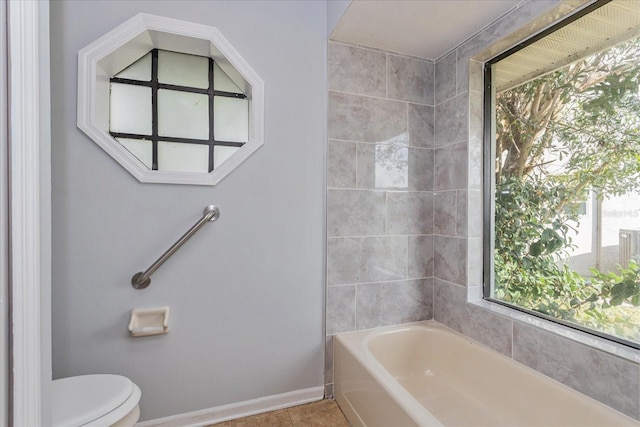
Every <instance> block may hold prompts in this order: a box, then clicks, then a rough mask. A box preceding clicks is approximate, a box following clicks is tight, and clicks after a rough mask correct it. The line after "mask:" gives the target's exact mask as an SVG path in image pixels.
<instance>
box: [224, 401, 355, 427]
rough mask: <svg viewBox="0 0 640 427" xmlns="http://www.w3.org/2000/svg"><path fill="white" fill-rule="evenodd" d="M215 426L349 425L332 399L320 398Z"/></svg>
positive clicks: (330, 426)
mask: <svg viewBox="0 0 640 427" xmlns="http://www.w3.org/2000/svg"><path fill="white" fill-rule="evenodd" d="M215 427H349V423H348V422H347V419H346V418H345V417H344V415H343V414H342V411H341V410H340V408H339V407H338V405H337V404H336V402H335V401H333V400H321V401H319V402H313V403H308V404H306V405H300V406H294V407H292V408H287V409H281V410H279V411H274V412H267V413H266V414H260V415H254V416H252V417H247V418H240V419H237V420H232V421H225V422H223V423H219V424H215Z"/></svg>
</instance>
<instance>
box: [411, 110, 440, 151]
mask: <svg viewBox="0 0 640 427" xmlns="http://www.w3.org/2000/svg"><path fill="white" fill-rule="evenodd" d="M434 141H435V127H434V108H433V107H432V106H430V105H418V104H409V145H411V146H412V147H422V148H431V147H433V144H434Z"/></svg>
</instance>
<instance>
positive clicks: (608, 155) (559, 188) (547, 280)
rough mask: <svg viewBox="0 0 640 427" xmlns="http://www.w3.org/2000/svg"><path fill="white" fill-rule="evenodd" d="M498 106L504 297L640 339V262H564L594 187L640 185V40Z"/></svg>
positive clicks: (612, 189)
mask: <svg viewBox="0 0 640 427" xmlns="http://www.w3.org/2000/svg"><path fill="white" fill-rule="evenodd" d="M495 106H496V142H495V143H496V159H495V180H496V188H495V256H494V268H495V285H494V292H495V296H496V298H498V299H501V300H504V301H507V302H510V303H514V304H516V305H519V306H522V307H525V308H529V309H533V310H537V311H540V312H542V313H545V314H549V315H551V316H554V317H557V318H560V319H565V320H568V321H572V322H578V323H581V324H583V325H586V326H588V327H592V328H595V329H599V330H602V331H605V332H608V333H613V334H616V335H619V336H622V337H625V338H627V339H631V340H635V341H638V342H640V266H639V265H638V263H636V262H630V263H629V265H628V267H627V268H624V269H623V268H621V267H619V268H618V270H617V271H613V272H610V271H607V272H601V271H597V270H595V269H592V271H591V273H592V274H591V275H590V276H589V277H584V276H581V275H579V274H577V273H576V272H574V271H571V270H570V269H569V268H568V267H567V266H566V265H563V264H562V263H560V262H558V261H559V260H561V259H563V258H566V257H567V256H569V254H570V252H571V249H572V248H573V245H572V241H571V230H572V228H574V227H575V224H576V223H577V222H578V221H579V213H578V210H577V207H578V206H579V204H580V203H581V202H584V201H585V200H587V196H588V193H589V192H590V191H596V192H597V194H598V197H600V198H607V197H611V196H619V195H624V194H630V193H633V192H636V193H637V192H639V191H640V38H635V39H632V40H629V41H627V42H625V43H623V44H620V45H618V46H615V47H613V48H610V49H608V50H606V51H603V52H600V53H597V54H594V55H592V56H590V57H588V58H584V59H582V60H580V61H578V62H575V63H573V64H570V65H568V66H566V67H564V68H562V69H559V70H556V71H554V72H552V73H550V74H547V75H545V76H542V77H540V78H538V79H536V80H533V81H530V82H527V83H525V84H523V85H520V86H518V87H515V88H513V89H509V90H506V91H504V92H502V93H499V94H497V95H496V99H495ZM638 208H639V209H640V206H639V207H638Z"/></svg>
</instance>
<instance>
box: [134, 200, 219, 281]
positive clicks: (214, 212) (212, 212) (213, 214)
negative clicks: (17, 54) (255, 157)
mask: <svg viewBox="0 0 640 427" xmlns="http://www.w3.org/2000/svg"><path fill="white" fill-rule="evenodd" d="M202 214H203V217H202V218H200V220H199V221H198V222H196V223H195V225H194V226H193V227H191V228H190V229H189V231H187V232H186V233H184V235H183V236H182V237H181V238H179V239H178V241H177V242H175V243H174V244H173V246H171V247H170V248H169V250H168V251H166V252H165V253H163V254H162V255H161V256H160V258H158V260H157V261H156V262H154V263H153V264H151V267H149V268H147V270H146V271H145V272H144V273H143V272H142V271H141V272H139V273H136V274H134V275H133V277H132V278H131V285H132V286H133V287H134V288H135V289H144V288H146V287H147V286H149V283H151V275H152V274H153V273H154V272H155V271H156V270H157V269H158V268H160V266H161V265H162V264H164V262H165V261H166V260H168V259H169V258H170V257H171V255H173V254H174V253H175V252H176V251H177V250H178V249H180V247H181V246H182V245H184V244H185V242H186V241H187V240H189V239H190V238H191V236H193V235H194V234H196V232H197V231H198V230H200V229H201V228H202V226H203V225H205V224H206V223H207V222H209V221H211V222H213V221H215V220H217V219H218V218H220V209H218V208H217V207H216V206H214V205H209V206H207V207H205V208H204V211H203V212H202Z"/></svg>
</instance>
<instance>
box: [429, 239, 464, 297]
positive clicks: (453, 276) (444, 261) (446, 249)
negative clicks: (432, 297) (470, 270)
mask: <svg viewBox="0 0 640 427" xmlns="http://www.w3.org/2000/svg"><path fill="white" fill-rule="evenodd" d="M433 239H434V241H433V275H434V277H436V278H438V279H442V280H446V281H447V282H452V283H456V284H458V285H463V286H464V285H466V284H467V271H466V265H467V240H466V239H464V238H460V237H448V236H434V237H433Z"/></svg>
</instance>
